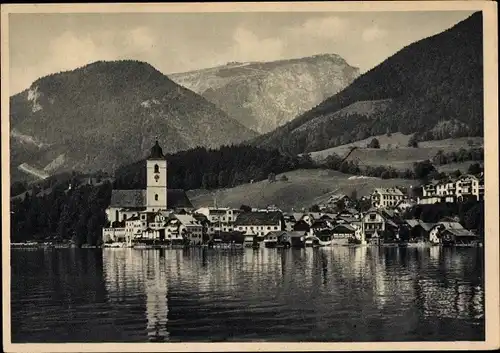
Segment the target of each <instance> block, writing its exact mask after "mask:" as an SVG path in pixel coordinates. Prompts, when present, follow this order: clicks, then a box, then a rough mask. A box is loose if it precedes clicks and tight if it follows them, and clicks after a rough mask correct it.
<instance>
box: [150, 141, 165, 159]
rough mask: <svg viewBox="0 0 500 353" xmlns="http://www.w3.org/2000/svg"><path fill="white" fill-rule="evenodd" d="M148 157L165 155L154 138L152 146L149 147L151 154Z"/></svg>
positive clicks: (160, 157) (155, 157) (154, 157)
mask: <svg viewBox="0 0 500 353" xmlns="http://www.w3.org/2000/svg"><path fill="white" fill-rule="evenodd" d="M148 159H165V155H164V154H163V150H162V148H161V147H160V145H159V144H158V140H156V142H155V144H154V146H153V147H151V154H150V155H149V157H148Z"/></svg>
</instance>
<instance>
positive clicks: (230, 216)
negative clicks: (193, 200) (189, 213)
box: [195, 207, 242, 235]
mask: <svg viewBox="0 0 500 353" xmlns="http://www.w3.org/2000/svg"><path fill="white" fill-rule="evenodd" d="M241 212H242V211H241V210H238V209H233V208H229V207H202V208H199V209H197V210H196V211H195V213H198V214H202V215H204V216H205V217H206V218H207V220H208V222H210V224H209V226H208V228H207V234H209V235H213V234H215V233H218V232H231V231H233V230H234V222H235V221H236V218H237V217H238V215H239V214H240V213H241Z"/></svg>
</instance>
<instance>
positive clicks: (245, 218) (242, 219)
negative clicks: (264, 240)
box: [235, 211, 283, 225]
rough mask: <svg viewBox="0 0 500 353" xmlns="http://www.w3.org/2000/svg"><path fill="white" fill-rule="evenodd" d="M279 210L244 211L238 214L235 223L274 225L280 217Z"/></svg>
mask: <svg viewBox="0 0 500 353" xmlns="http://www.w3.org/2000/svg"><path fill="white" fill-rule="evenodd" d="M282 217H283V215H282V213H281V212H277V211H269V212H244V213H241V214H240V215H238V217H237V218H236V222H235V225H268V224H270V225H275V224H278V223H279V221H280V220H281V219H282Z"/></svg>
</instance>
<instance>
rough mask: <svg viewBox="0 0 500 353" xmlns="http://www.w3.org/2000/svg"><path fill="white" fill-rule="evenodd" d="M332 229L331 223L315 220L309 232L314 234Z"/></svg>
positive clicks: (329, 221)
mask: <svg viewBox="0 0 500 353" xmlns="http://www.w3.org/2000/svg"><path fill="white" fill-rule="evenodd" d="M332 228H333V221H331V220H325V219H318V220H315V221H314V223H313V224H312V225H311V230H312V233H313V234H316V233H317V232H319V231H322V230H325V229H332ZM302 230H305V229H302Z"/></svg>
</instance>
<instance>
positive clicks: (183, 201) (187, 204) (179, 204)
mask: <svg viewBox="0 0 500 353" xmlns="http://www.w3.org/2000/svg"><path fill="white" fill-rule="evenodd" d="M167 207H168V209H170V210H173V209H175V208H193V205H192V204H191V201H190V200H189V198H188V196H187V195H186V192H185V191H184V190H182V189H167Z"/></svg>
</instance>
